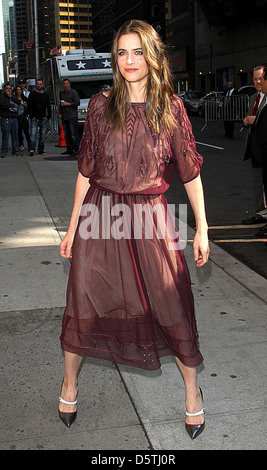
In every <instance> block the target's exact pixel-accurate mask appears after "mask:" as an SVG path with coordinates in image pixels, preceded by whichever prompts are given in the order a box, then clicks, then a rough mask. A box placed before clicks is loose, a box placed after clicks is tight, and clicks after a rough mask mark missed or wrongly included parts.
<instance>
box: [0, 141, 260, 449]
mask: <svg viewBox="0 0 267 470" xmlns="http://www.w3.org/2000/svg"><path fill="white" fill-rule="evenodd" d="M62 151H64V148H63V149H62V148H57V147H55V142H49V143H47V144H46V152H47V156H45V157H41V156H34V157H28V156H24V157H11V156H9V157H7V158H5V159H1V160H0V218H1V231H0V265H1V278H0V286H1V288H0V319H1V329H0V335H1V341H0V344H1V358H2V361H1V371H2V374H1V382H2V383H1V398H0V401H1V422H2V424H3V423H4V426H3V425H2V426H1V431H0V449H2V450H3V449H16V450H24V449H34V450H38V449H40V450H48V449H51V450H60V449H70V450H71V449H77V450H79V449H80V450H92V451H98V450H114V451H116V450H122V451H123V450H128V449H130V450H137V451H140V450H149V449H152V450H154V451H168V450H170V451H172V450H185V449H187V450H190V449H193V450H212V449H218V450H219V449H221V450H239V449H247V450H254V449H265V450H266V448H267V445H266V407H265V406H266V405H265V402H264V393H265V389H266V366H265V362H266V313H267V307H266V304H267V281H266V280H265V279H264V278H262V277H261V276H259V275H257V274H256V273H255V272H253V271H251V270H250V269H248V268H247V267H246V266H244V265H243V264H242V263H240V262H239V261H237V260H235V259H234V258H232V257H231V256H230V255H229V254H227V253H226V252H224V251H223V250H221V249H220V248H218V247H217V246H216V245H214V244H211V260H210V262H209V263H208V265H206V266H205V267H204V268H202V269H201V270H196V268H195V266H194V261H193V250H192V244H191V242H189V243H188V245H187V248H186V250H185V254H186V257H187V260H188V264H189V268H190V272H191V278H192V284H193V292H194V296H195V305H196V316H197V322H198V329H199V336H200V346H201V352H202V354H203V356H204V359H205V362H204V367H202V368H201V370H200V371H199V383H200V385H201V387H202V390H203V393H204V401H205V408H206V416H205V419H206V429H205V431H204V432H203V434H201V436H199V438H198V439H196V441H191V440H190V438H189V437H188V435H187V433H186V432H185V429H184V419H185V406H184V384H183V382H182V378H181V376H180V374H179V372H178V370H177V367H176V364H175V362H174V360H173V359H172V358H164V359H163V360H162V369H161V371H156V372H152V373H148V372H144V371H141V370H136V369H133V370H132V369H130V368H127V367H121V366H119V367H117V366H114V365H112V364H109V363H105V362H103V361H97V360H95V359H86V360H85V362H84V365H83V368H82V371H81V374H80V376H79V405H78V416H77V420H76V422H75V424H74V425H73V426H72V427H71V428H70V429H67V428H66V427H65V426H64V425H63V424H62V422H60V420H59V418H58V414H57V407H58V395H59V392H60V387H61V381H62V378H63V375H64V359H63V355H62V351H61V349H60V343H59V335H60V330H61V318H62V314H63V309H64V305H65V292H66V284H67V279H68V272H69V266H70V262H69V261H68V260H63V259H62V258H61V257H60V254H59V248H58V245H59V243H60V240H61V238H62V236H63V234H64V232H65V231H66V229H67V226H68V221H69V217H70V212H71V209H72V203H73V196H74V186H75V179H76V175H77V164H76V162H75V161H67V159H66V158H64V157H61V156H60V155H61V152H62ZM192 238H193V230H192V229H190V228H189V229H188V239H189V240H192ZM154 453H155V452H154Z"/></svg>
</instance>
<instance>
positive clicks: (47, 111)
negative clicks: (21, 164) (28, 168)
mask: <svg viewBox="0 0 267 470" xmlns="http://www.w3.org/2000/svg"><path fill="white" fill-rule="evenodd" d="M28 111H29V116H30V119H31V138H30V156H33V155H34V152H35V147H36V136H37V131H38V129H39V141H38V153H39V154H40V155H42V154H44V147H45V133H46V125H47V121H48V120H49V119H50V117H51V105H50V100H49V96H48V94H47V93H46V92H45V91H44V90H43V80H41V79H38V80H36V88H35V90H34V91H32V92H31V93H30V95H29V98H28Z"/></svg>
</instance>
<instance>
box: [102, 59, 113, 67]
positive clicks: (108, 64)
mask: <svg viewBox="0 0 267 470" xmlns="http://www.w3.org/2000/svg"><path fill="white" fill-rule="evenodd" d="M102 64H103V65H104V67H105V68H106V67H111V62H109V61H108V60H107V59H106V60H105V62H102Z"/></svg>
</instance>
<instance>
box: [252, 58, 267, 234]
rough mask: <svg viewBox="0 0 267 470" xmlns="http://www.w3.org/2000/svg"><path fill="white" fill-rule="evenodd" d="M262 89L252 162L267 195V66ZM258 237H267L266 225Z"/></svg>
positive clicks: (253, 130) (253, 131) (253, 132)
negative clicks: (260, 177)
mask: <svg viewBox="0 0 267 470" xmlns="http://www.w3.org/2000/svg"><path fill="white" fill-rule="evenodd" d="M261 89H262V92H263V93H264V94H265V96H264V98H263V100H262V102H261V105H260V107H259V109H258V112H257V116H256V119H255V123H254V125H253V127H252V129H251V130H252V132H251V155H252V157H251V160H252V166H253V167H254V168H261V169H262V181H263V187H264V192H265V197H266V195H267V106H266V103H267V65H265V66H264V68H263V74H262V76H261ZM256 235H257V236H264V237H265V236H267V225H264V227H262V228H261V229H260V230H259V232H257V233H256Z"/></svg>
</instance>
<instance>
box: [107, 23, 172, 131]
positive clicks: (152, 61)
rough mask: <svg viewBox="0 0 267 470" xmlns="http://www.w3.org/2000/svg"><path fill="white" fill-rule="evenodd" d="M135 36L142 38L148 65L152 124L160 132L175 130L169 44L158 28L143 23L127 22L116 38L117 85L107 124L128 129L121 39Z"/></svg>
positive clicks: (147, 93)
mask: <svg viewBox="0 0 267 470" xmlns="http://www.w3.org/2000/svg"><path fill="white" fill-rule="evenodd" d="M133 33H135V34H138V35H139V37H140V39H141V44H142V49H143V54H144V58H145V60H146V62H147V65H148V79H147V85H146V90H145V97H146V114H147V120H148V123H149V124H150V125H151V126H152V128H153V129H154V130H155V131H156V132H157V133H159V132H160V130H165V131H166V130H167V131H171V130H172V129H173V127H175V125H176V124H175V120H174V117H173V114H172V111H171V97H172V95H173V84H172V77H171V72H170V68H169V64H168V60H167V56H166V52H165V45H164V43H163V42H162V41H161V39H160V37H159V35H158V33H157V32H156V31H155V29H154V28H153V27H152V26H151V25H150V24H148V23H146V22H145V21H141V20H130V21H127V22H126V23H124V24H123V25H122V26H121V27H120V29H119V30H118V32H117V34H116V35H115V38H114V41H113V45H112V50H111V63H112V69H113V86H112V89H111V90H110V93H109V95H108V98H107V102H106V117H107V121H108V122H109V123H110V124H111V125H112V127H113V128H115V129H118V128H120V127H121V126H123V127H125V126H126V119H127V109H128V107H129V104H128V103H129V93H128V88H127V84H126V82H125V79H124V78H123V76H122V75H121V73H120V71H119V68H118V64H117V56H118V43H119V39H120V37H121V36H123V35H125V34H133Z"/></svg>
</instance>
